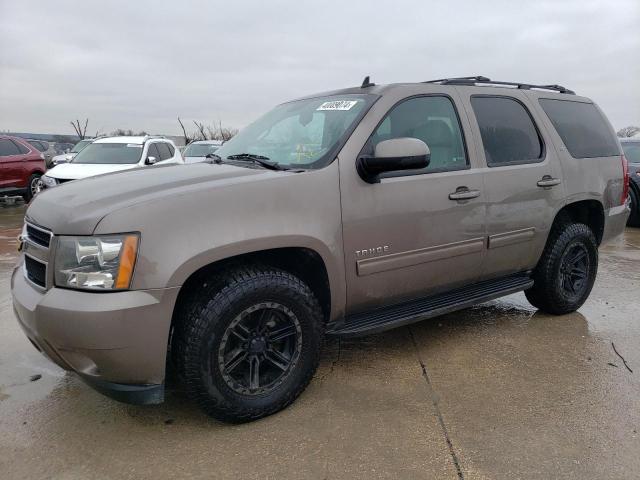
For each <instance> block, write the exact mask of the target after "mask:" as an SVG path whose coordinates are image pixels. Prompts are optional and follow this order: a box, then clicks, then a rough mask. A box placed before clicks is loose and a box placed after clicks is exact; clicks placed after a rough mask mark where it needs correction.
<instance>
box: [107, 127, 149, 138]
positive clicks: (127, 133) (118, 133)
mask: <svg viewBox="0 0 640 480" xmlns="http://www.w3.org/2000/svg"><path fill="white" fill-rule="evenodd" d="M109 135H111V136H112V137H144V136H145V135H148V133H147V132H145V131H144V130H140V131H139V132H137V133H136V132H134V131H133V130H131V129H130V128H129V129H127V130H125V129H123V128H116V129H115V130H114V131H113V132H111V133H110V134H109Z"/></svg>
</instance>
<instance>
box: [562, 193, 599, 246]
mask: <svg viewBox="0 0 640 480" xmlns="http://www.w3.org/2000/svg"><path fill="white" fill-rule="evenodd" d="M568 222H571V223H584V224H585V225H587V226H588V227H589V228H590V229H591V231H592V232H593V234H594V235H595V237H596V241H597V242H598V245H600V243H601V242H602V237H603V235H604V226H605V225H604V222H605V216H604V206H603V205H602V203H601V202H600V201H599V200H594V199H587V200H578V201H574V202H571V203H568V204H566V205H564V206H563V207H562V208H561V209H560V210H559V211H558V212H557V213H556V216H555V218H554V220H553V226H552V229H553V228H555V227H556V226H558V225H560V224H562V223H568Z"/></svg>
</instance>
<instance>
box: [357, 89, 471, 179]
mask: <svg viewBox="0 0 640 480" xmlns="http://www.w3.org/2000/svg"><path fill="white" fill-rule="evenodd" d="M402 137H412V138H417V139H419V140H422V141H423V142H424V143H426V144H427V147H429V150H430V152H431V160H430V162H429V166H428V167H427V168H424V169H421V170H416V171H413V172H412V173H414V174H415V173H429V172H434V171H445V170H459V169H462V168H466V167H467V166H468V161H467V156H466V154H465V148H464V141H463V138H462V131H461V128H460V122H459V120H458V115H457V114H456V111H455V108H454V106H453V103H451V100H450V99H449V98H448V97H442V96H427V97H415V98H410V99H408V100H405V101H403V102H402V103H399V104H398V105H396V106H395V107H393V108H392V109H391V111H390V112H389V113H388V114H387V116H386V117H385V119H384V120H383V121H382V123H381V124H380V125H379V126H378V128H377V129H376V131H375V132H374V133H373V135H372V136H371V138H370V139H369V142H368V143H369V147H368V148H369V149H370V153H373V149H374V148H375V145H376V144H378V143H379V142H382V141H384V140H389V139H392V138H402ZM406 174H407V172H402V175H406ZM396 175H397V174H395V173H391V174H387V175H384V176H396Z"/></svg>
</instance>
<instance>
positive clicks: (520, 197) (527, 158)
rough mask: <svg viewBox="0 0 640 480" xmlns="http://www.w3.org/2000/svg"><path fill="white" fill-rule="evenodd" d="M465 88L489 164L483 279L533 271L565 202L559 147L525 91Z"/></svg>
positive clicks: (486, 170) (482, 152)
mask: <svg viewBox="0 0 640 480" xmlns="http://www.w3.org/2000/svg"><path fill="white" fill-rule="evenodd" d="M460 90H461V95H463V96H464V100H465V106H466V108H467V111H468V114H469V117H470V118H471V124H472V128H473V129H474V131H475V138H476V140H477V142H478V151H479V154H480V156H481V157H482V158H483V161H484V164H485V168H483V176H484V185H485V189H486V198H487V236H488V239H487V254H486V257H485V261H484V264H483V268H482V276H481V277H482V279H487V278H492V277H499V276H502V275H506V274H509V273H515V272H519V271H524V270H529V269H532V268H533V267H534V266H535V265H536V263H537V261H538V259H539V258H540V255H541V254H542V250H543V249H544V245H545V243H546V239H547V235H548V233H549V230H550V228H551V224H552V222H553V218H554V215H555V212H556V211H557V210H558V209H559V208H560V206H561V204H562V202H563V200H564V186H563V183H562V182H563V178H562V171H561V168H560V166H559V163H558V160H557V156H556V151H555V149H554V148H553V146H552V142H551V141H550V138H549V136H548V133H547V132H546V131H545V130H544V129H543V126H542V122H541V121H540V119H539V118H537V117H536V112H535V111H532V109H531V108H530V106H529V101H528V99H527V97H526V96H525V95H524V94H522V92H518V91H514V92H513V93H512V94H511V93H510V94H505V92H504V90H505V89H504V88H495V89H488V88H486V87H480V88H475V89H474V88H460Z"/></svg>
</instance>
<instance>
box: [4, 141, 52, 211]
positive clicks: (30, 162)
mask: <svg viewBox="0 0 640 480" xmlns="http://www.w3.org/2000/svg"><path fill="white" fill-rule="evenodd" d="M46 169H47V167H46V166H45V163H44V155H43V154H42V153H41V152H39V151H38V150H37V149H36V148H35V147H34V146H33V145H31V144H29V143H28V142H26V141H25V140H23V139H22V138H18V137H10V136H8V135H0V195H2V196H4V195H21V196H22V197H24V199H25V201H26V202H28V201H30V200H31V198H32V197H33V196H34V195H35V193H36V192H37V185H38V182H39V180H40V177H41V175H42V174H44V172H45V170H46Z"/></svg>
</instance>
